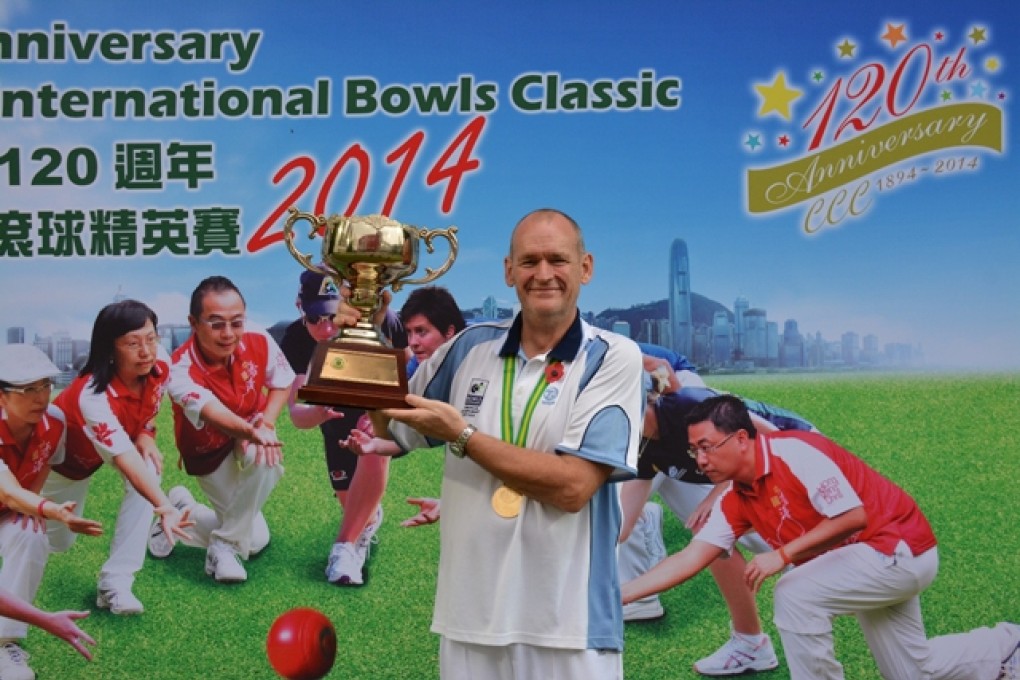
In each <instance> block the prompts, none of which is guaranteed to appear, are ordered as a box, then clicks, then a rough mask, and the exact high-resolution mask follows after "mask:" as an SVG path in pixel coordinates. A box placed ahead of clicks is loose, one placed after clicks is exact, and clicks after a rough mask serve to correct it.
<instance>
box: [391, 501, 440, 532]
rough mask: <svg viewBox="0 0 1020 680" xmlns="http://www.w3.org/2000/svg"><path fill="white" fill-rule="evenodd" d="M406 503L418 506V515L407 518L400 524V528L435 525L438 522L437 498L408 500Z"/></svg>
mask: <svg viewBox="0 0 1020 680" xmlns="http://www.w3.org/2000/svg"><path fill="white" fill-rule="evenodd" d="M407 502H408V503H410V504H411V505H417V506H418V511H419V512H418V514H417V515H415V516H414V517H408V518H407V519H405V520H404V521H403V522H401V523H400V526H402V527H420V526H422V525H425V524H435V523H436V522H438V521H439V499H438V498H408V499H407Z"/></svg>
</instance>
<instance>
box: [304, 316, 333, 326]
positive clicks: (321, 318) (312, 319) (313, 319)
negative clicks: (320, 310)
mask: <svg viewBox="0 0 1020 680" xmlns="http://www.w3.org/2000/svg"><path fill="white" fill-rule="evenodd" d="M305 321H306V322H308V323H310V324H312V325H313V326H318V325H319V324H320V323H322V322H323V321H329V322H330V323H331V324H334V325H336V314H305Z"/></svg>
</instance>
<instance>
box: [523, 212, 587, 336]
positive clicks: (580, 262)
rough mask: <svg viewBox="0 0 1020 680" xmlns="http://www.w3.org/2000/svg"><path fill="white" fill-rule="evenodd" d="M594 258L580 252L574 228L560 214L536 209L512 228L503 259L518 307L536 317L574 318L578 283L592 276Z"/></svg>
mask: <svg viewBox="0 0 1020 680" xmlns="http://www.w3.org/2000/svg"><path fill="white" fill-rule="evenodd" d="M593 268H594V260H593V259H592V256H591V253H582V252H581V248H580V242H579V239H578V235H577V232H576V231H575V230H574V227H573V226H572V225H571V224H570V223H569V222H568V221H567V220H565V219H564V218H563V217H561V216H560V215H556V214H548V213H539V214H536V215H532V216H531V217H529V218H527V219H526V220H525V221H524V222H522V223H521V224H520V225H518V227H517V229H516V231H515V232H514V236H513V241H512V247H511V252H510V255H509V256H508V257H507V258H506V260H504V270H505V276H506V282H507V285H509V286H513V287H514V288H515V289H516V291H517V298H518V299H519V300H520V301H521V309H522V310H523V311H525V312H526V313H528V314H534V315H537V316H539V317H569V318H571V319H572V318H573V316H574V313H575V311H576V309H577V298H578V296H580V294H581V286H582V285H583V284H586V283H588V281H590V280H591V276H592V271H593Z"/></svg>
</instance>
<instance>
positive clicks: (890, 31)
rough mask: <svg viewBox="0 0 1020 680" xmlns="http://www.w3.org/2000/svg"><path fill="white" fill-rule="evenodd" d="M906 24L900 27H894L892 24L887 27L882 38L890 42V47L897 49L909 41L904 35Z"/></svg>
mask: <svg viewBox="0 0 1020 680" xmlns="http://www.w3.org/2000/svg"><path fill="white" fill-rule="evenodd" d="M905 25H906V24H900V25H899V26H893V25H892V24H886V25H885V34H884V35H882V36H881V38H882V40H888V41H889V47H891V48H893V49H896V46H897V45H899V44H900V43H901V42H906V41H907V36H906V35H905V34H904V33H903V28H904V26H905Z"/></svg>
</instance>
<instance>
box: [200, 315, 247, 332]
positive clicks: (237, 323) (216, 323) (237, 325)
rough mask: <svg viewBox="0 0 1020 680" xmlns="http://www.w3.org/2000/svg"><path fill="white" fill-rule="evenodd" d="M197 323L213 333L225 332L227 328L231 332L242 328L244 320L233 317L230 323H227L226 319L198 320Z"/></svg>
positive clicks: (239, 317)
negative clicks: (202, 324) (200, 323)
mask: <svg viewBox="0 0 1020 680" xmlns="http://www.w3.org/2000/svg"><path fill="white" fill-rule="evenodd" d="M199 321H200V322H202V323H204V324H205V325H206V326H208V327H209V328H211V329H213V330H214V331H223V330H226V328H227V326H230V328H231V329H232V330H235V331H239V330H241V329H243V328H244V322H245V318H244V317H243V316H238V317H234V318H233V319H231V320H230V321H227V320H226V319H199Z"/></svg>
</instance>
